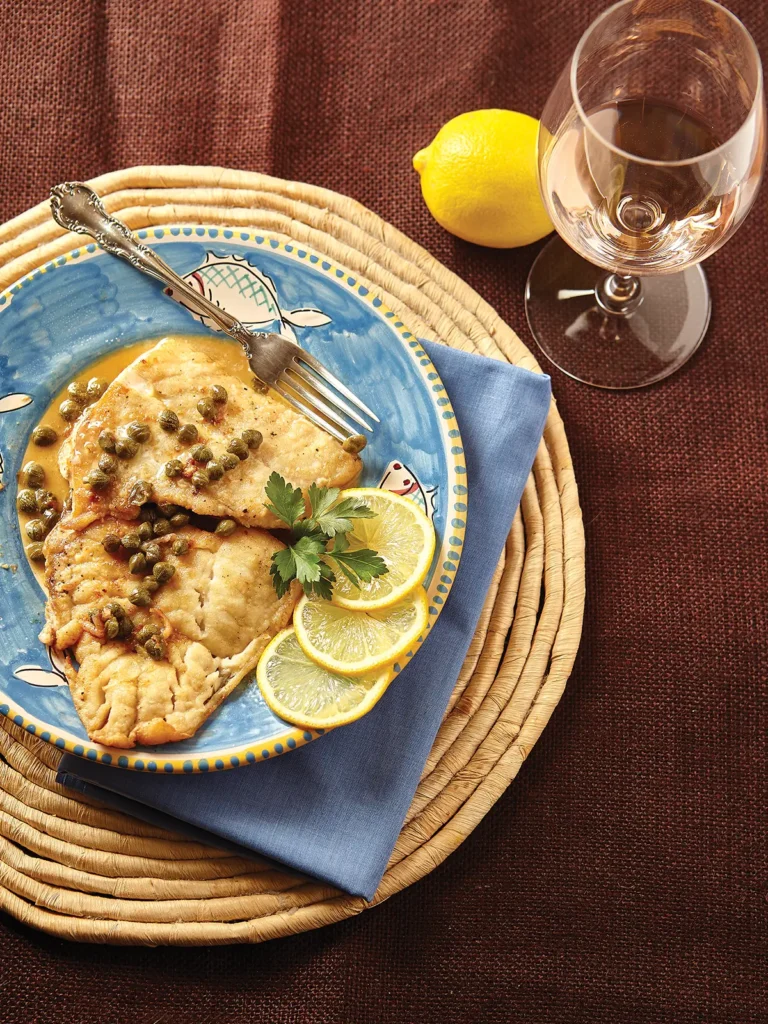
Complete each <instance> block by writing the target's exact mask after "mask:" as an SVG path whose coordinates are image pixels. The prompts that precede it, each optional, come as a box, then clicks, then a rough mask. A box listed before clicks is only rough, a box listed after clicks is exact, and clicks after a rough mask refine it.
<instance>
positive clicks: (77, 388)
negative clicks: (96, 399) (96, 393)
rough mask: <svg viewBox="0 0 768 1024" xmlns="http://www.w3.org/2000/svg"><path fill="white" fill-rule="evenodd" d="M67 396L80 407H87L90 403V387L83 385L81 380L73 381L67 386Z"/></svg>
mask: <svg viewBox="0 0 768 1024" xmlns="http://www.w3.org/2000/svg"><path fill="white" fill-rule="evenodd" d="M67 394H68V395H69V397H70V398H71V399H72V401H73V402H77V404H78V405H85V403H86V402H87V401H88V385H87V384H83V382H82V381H81V380H73V381H72V382H71V383H69V384H67Z"/></svg>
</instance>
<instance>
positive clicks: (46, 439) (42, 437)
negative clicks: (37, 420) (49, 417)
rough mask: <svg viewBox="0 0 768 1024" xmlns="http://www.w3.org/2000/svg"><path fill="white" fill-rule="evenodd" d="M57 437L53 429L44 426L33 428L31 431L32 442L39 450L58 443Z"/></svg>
mask: <svg viewBox="0 0 768 1024" xmlns="http://www.w3.org/2000/svg"><path fill="white" fill-rule="evenodd" d="M58 439H59V435H58V434H57V433H56V431H55V430H54V429H53V427H49V426H47V425H46V424H41V425H40V426H39V427H35V429H34V430H33V431H32V440H33V441H34V443H35V444H36V445H38V446H39V447H40V448H47V447H48V446H49V445H52V444H53V443H54V442H55V441H58Z"/></svg>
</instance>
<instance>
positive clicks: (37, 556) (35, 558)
mask: <svg viewBox="0 0 768 1024" xmlns="http://www.w3.org/2000/svg"><path fill="white" fill-rule="evenodd" d="M27 558H28V559H29V560H30V561H32V562H42V561H43V559H44V558H45V554H44V553H43V545H42V544H40V543H39V542H35V543H34V544H27Z"/></svg>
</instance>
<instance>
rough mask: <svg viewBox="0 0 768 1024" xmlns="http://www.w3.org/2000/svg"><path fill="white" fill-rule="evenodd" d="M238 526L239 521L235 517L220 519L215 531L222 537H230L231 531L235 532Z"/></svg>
mask: <svg viewBox="0 0 768 1024" xmlns="http://www.w3.org/2000/svg"><path fill="white" fill-rule="evenodd" d="M236 527H237V523H236V522H235V520H234V519H220V520H219V521H218V523H217V524H216V529H215V530H214V531H213V532H214V533H218V534H220V535H221V536H222V537H228V536H229V535H230V533H234V531H235V529H236Z"/></svg>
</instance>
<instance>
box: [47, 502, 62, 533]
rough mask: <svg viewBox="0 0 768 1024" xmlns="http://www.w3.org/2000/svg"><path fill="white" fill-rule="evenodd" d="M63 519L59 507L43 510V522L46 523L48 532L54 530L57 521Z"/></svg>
mask: <svg viewBox="0 0 768 1024" xmlns="http://www.w3.org/2000/svg"><path fill="white" fill-rule="evenodd" d="M60 519H61V512H59V510H58V509H57V508H47V509H46V510H45V512H43V522H44V523H45V532H46V533H48V531H49V530H52V529H53V528H54V526H55V525H56V523H58V521H59V520H60Z"/></svg>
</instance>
